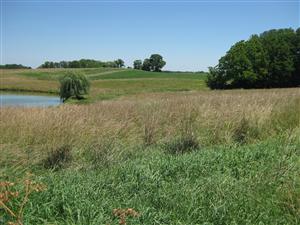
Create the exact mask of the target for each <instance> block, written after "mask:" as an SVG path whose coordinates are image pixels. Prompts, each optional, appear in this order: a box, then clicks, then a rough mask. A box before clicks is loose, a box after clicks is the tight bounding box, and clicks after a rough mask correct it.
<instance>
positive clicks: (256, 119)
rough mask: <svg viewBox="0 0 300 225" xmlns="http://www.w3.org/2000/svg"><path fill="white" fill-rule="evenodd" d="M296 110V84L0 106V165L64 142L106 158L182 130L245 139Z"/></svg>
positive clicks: (293, 116)
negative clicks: (292, 86)
mask: <svg viewBox="0 0 300 225" xmlns="http://www.w3.org/2000/svg"><path fill="white" fill-rule="evenodd" d="M299 115H300V89H297V88H296V89H273V90H251V91H250V90H249V91H245V90H237V91H210V92H195V93H192V92H191V93H186V94H182V93H166V94H141V95H136V96H134V97H128V98H123V99H120V100H116V101H103V102H98V103H94V104H90V105H62V106H59V107H54V108H14V107H7V108H1V117H0V136H1V157H0V163H1V162H4V161H7V158H10V160H9V161H11V160H15V161H18V162H20V159H22V160H23V161H24V162H25V163H27V162H30V163H35V162H40V161H41V159H44V158H45V157H47V154H48V153H49V151H53V149H57V148H60V147H61V146H71V148H72V154H75V156H77V157H79V158H80V157H82V156H84V155H86V153H87V152H88V153H89V154H92V155H93V156H92V158H93V159H97V157H98V158H103V154H104V156H105V157H106V158H111V157H109V153H110V152H114V153H116V152H118V154H119V152H120V151H121V150H122V151H124V149H132V147H133V146H138V145H139V146H149V145H155V144H161V143H166V142H168V141H170V140H173V139H174V138H176V137H182V136H185V135H183V134H187V135H189V134H190V135H192V136H193V138H194V139H196V140H197V141H198V142H199V144H200V146H208V145H215V144H236V143H239V144H242V143H245V142H247V143H251V142H255V141H259V140H262V139H265V138H268V137H270V136H273V135H277V134H280V132H284V131H285V130H292V129H294V128H299V127H300V124H299V123H300V116H299ZM103 152H104V153H103ZM105 152H106V153H105ZM105 154H106V155H105ZM105 157H104V158H105ZM75 158H76V157H75Z"/></svg>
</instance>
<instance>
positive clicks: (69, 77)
mask: <svg viewBox="0 0 300 225" xmlns="http://www.w3.org/2000/svg"><path fill="white" fill-rule="evenodd" d="M59 81H60V93H59V94H60V98H61V100H62V101H63V102H65V101H66V100H67V99H69V98H71V97H75V98H76V99H78V100H79V99H83V95H85V94H88V92H89V87H90V83H89V81H88V79H87V78H86V77H85V75H83V74H81V73H78V72H68V73H67V74H65V75H64V76H62V77H61V78H60V80H59Z"/></svg>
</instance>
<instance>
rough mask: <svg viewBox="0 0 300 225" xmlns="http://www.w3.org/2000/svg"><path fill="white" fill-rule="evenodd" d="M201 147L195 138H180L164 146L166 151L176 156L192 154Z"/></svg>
mask: <svg viewBox="0 0 300 225" xmlns="http://www.w3.org/2000/svg"><path fill="white" fill-rule="evenodd" d="M199 147H200V145H199V142H198V140H197V139H196V138H195V137H194V136H183V137H178V138H175V139H174V140H172V141H170V142H167V143H166V144H165V145H164V149H165V151H166V152H167V153H170V154H174V155H179V154H184V153H188V152H192V151H194V150H196V149H199Z"/></svg>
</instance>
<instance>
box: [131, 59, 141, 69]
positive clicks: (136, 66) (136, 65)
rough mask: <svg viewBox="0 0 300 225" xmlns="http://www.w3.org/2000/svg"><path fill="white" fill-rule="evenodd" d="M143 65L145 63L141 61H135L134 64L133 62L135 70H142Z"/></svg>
mask: <svg viewBox="0 0 300 225" xmlns="http://www.w3.org/2000/svg"><path fill="white" fill-rule="evenodd" d="M142 65H143V62H142V60H140V59H137V60H134V62H133V68H134V69H137V70H141V69H142Z"/></svg>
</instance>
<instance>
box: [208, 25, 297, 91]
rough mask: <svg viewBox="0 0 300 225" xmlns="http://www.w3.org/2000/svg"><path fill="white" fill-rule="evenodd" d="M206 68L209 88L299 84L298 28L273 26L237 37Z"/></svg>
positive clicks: (292, 85) (278, 86)
mask: <svg viewBox="0 0 300 225" xmlns="http://www.w3.org/2000/svg"><path fill="white" fill-rule="evenodd" d="M209 72H210V73H209V75H208V77H207V85H208V86H209V87H210V88H211V89H228V88H281V87H297V86H300V28H298V29H297V30H293V29H277V30H275V29H273V30H269V31H266V32H264V33H262V34H260V35H252V36H251V37H250V38H249V39H248V40H247V41H239V42H237V43H236V44H234V45H233V46H232V47H231V48H230V50H229V51H228V52H227V53H226V55H225V56H223V57H221V58H220V60H219V63H218V65H217V66H215V67H210V68H209Z"/></svg>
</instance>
